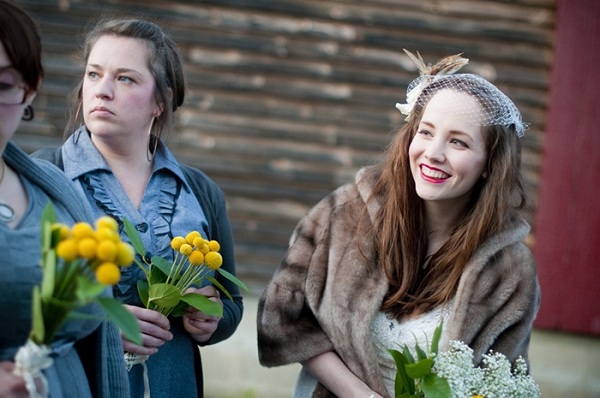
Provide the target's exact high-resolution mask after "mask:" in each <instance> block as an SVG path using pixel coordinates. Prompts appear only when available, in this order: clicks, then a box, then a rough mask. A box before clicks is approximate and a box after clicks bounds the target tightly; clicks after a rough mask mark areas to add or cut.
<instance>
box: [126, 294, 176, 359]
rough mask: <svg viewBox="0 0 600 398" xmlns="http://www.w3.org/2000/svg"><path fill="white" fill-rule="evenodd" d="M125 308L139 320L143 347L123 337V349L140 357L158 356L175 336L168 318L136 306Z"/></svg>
mask: <svg viewBox="0 0 600 398" xmlns="http://www.w3.org/2000/svg"><path fill="white" fill-rule="evenodd" d="M125 308H127V310H128V311H129V312H131V313H132V314H133V315H135V317H136V318H137V320H138V325H139V326H140V331H141V332H142V344H143V346H139V345H137V344H134V343H132V342H131V341H129V340H127V339H125V338H124V337H122V339H123V349H124V350H125V351H126V352H131V353H133V354H138V355H152V354H156V353H157V352H158V348H159V347H161V346H162V345H163V344H165V342H166V341H169V340H172V339H173V334H172V333H171V332H170V331H169V329H170V328H171V323H170V322H169V320H168V319H167V317H166V316H164V315H162V314H161V313H159V312H157V311H153V310H149V309H146V308H141V307H136V306H134V305H125Z"/></svg>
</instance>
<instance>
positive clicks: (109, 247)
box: [96, 240, 119, 261]
mask: <svg viewBox="0 0 600 398" xmlns="http://www.w3.org/2000/svg"><path fill="white" fill-rule="evenodd" d="M118 250H119V249H118V247H117V244H116V243H115V242H114V241H112V240H103V241H102V242H100V243H98V249H97V250H96V254H97V256H98V260H100V261H115V259H116V258H117V252H118Z"/></svg>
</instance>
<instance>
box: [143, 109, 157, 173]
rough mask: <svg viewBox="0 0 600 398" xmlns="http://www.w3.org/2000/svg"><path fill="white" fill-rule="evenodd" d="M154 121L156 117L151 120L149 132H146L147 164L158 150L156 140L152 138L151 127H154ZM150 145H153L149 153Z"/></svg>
mask: <svg viewBox="0 0 600 398" xmlns="http://www.w3.org/2000/svg"><path fill="white" fill-rule="evenodd" d="M155 121H156V116H155V117H153V118H152V123H150V130H149V131H148V147H147V148H148V149H147V150H146V159H148V162H150V163H151V162H152V161H153V160H154V156H155V155H156V149H157V148H158V138H157V137H153V136H152V127H154V122H155ZM153 141H154V142H153ZM152 144H154V148H153V149H152V151H151V150H150V147H151V146H152Z"/></svg>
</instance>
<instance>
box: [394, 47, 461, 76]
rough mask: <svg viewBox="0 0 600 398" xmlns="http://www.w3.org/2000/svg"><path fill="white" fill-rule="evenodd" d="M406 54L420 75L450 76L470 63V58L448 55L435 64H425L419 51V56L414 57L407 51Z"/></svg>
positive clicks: (405, 50)
mask: <svg viewBox="0 0 600 398" xmlns="http://www.w3.org/2000/svg"><path fill="white" fill-rule="evenodd" d="M404 52H405V53H406V55H408V57H409V58H410V59H411V60H412V61H413V62H414V63H415V65H417V69H418V70H419V73H420V75H421V76H422V75H435V76H443V75H450V74H452V73H454V72H456V71H457V70H459V69H460V68H462V67H463V66H465V65H466V64H468V63H469V59H468V58H463V57H462V56H461V55H462V54H463V53H460V54H455V55H448V56H446V57H444V58H440V59H439V60H438V61H437V62H436V63H435V64H433V65H432V64H425V61H423V57H422V56H421V54H419V52H418V51H417V55H414V54H413V53H411V52H410V51H408V50H407V49H404Z"/></svg>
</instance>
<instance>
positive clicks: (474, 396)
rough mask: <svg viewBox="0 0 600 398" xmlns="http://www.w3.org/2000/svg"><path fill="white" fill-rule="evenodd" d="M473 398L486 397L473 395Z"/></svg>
mask: <svg viewBox="0 0 600 398" xmlns="http://www.w3.org/2000/svg"><path fill="white" fill-rule="evenodd" d="M473 398H485V397H484V396H483V395H473Z"/></svg>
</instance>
